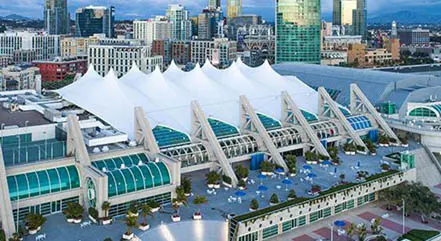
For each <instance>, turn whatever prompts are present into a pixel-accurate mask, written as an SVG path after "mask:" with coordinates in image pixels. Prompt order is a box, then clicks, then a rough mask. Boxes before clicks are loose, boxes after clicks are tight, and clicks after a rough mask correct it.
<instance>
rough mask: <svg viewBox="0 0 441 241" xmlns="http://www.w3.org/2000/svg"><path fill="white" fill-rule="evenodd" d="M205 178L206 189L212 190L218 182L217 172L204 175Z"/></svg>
mask: <svg viewBox="0 0 441 241" xmlns="http://www.w3.org/2000/svg"><path fill="white" fill-rule="evenodd" d="M206 177H207V186H208V188H214V185H216V184H217V183H218V181H219V180H220V176H219V174H217V172H215V171H211V172H209V173H208V174H207V175H206Z"/></svg>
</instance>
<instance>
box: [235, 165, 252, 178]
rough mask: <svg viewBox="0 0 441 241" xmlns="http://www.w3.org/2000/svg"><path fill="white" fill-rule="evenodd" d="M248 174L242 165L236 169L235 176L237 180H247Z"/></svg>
mask: <svg viewBox="0 0 441 241" xmlns="http://www.w3.org/2000/svg"><path fill="white" fill-rule="evenodd" d="M249 172H250V171H249V170H248V169H247V168H246V167H244V166H242V165H239V166H237V167H236V176H237V177H238V178H247V177H248V175H249Z"/></svg>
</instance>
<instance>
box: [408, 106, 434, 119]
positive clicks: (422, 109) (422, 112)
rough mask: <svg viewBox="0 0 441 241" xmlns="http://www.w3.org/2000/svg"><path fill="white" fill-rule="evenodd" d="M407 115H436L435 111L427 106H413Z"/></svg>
mask: <svg viewBox="0 0 441 241" xmlns="http://www.w3.org/2000/svg"><path fill="white" fill-rule="evenodd" d="M409 116H414V117H437V116H436V113H435V112H434V111H432V110H430V109H428V108H425V107H420V108H415V109H413V110H412V111H411V112H410V113H409Z"/></svg>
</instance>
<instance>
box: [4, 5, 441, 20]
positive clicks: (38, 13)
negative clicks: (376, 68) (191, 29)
mask: <svg viewBox="0 0 441 241" xmlns="http://www.w3.org/2000/svg"><path fill="white" fill-rule="evenodd" d="M3 1H5V0H1V1H0V2H3ZM146 3H152V4H151V6H149V7H148V11H146V9H144V8H140V5H141V6H142V5H143V4H146ZM173 3H180V4H183V5H185V6H186V8H188V9H189V11H190V14H191V15H192V16H193V15H196V14H197V13H199V12H200V9H201V4H205V5H208V1H207V0H136V1H135V4H134V3H133V2H132V1H130V2H126V1H112V0H93V1H84V0H69V1H68V7H69V12H70V13H71V17H72V18H73V16H74V15H73V13H74V12H75V10H76V9H77V8H79V7H84V6H87V5H104V6H107V5H113V6H115V8H116V18H117V19H145V18H150V17H153V16H155V15H164V13H165V9H166V8H167V5H168V4H173ZM388 5H389V6H390V5H393V6H394V8H393V9H392V8H388V7H387V6H388ZM274 7H275V4H274V2H273V1H266V0H243V13H244V14H249V13H255V14H260V15H262V16H263V17H264V18H265V19H267V20H268V21H271V22H272V21H274ZM433 7H441V2H439V1H436V0H427V1H425V2H424V5H422V4H421V2H418V1H410V0H391V1H388V2H385V1H381V0H370V1H368V11H369V15H370V16H375V15H376V14H378V13H380V11H379V10H381V13H386V12H397V11H406V10H411V9H416V8H418V9H420V10H427V11H429V9H431V8H433ZM43 8H44V1H43V0H17V1H16V2H15V4H14V5H12V6H11V5H10V4H3V6H1V7H0V16H5V15H9V14H22V15H23V13H26V16H27V17H31V18H35V19H43V14H42V12H43ZM222 9H223V10H224V11H225V12H226V0H224V1H222ZM322 14H323V16H322V18H323V17H329V16H331V15H332V0H322Z"/></svg>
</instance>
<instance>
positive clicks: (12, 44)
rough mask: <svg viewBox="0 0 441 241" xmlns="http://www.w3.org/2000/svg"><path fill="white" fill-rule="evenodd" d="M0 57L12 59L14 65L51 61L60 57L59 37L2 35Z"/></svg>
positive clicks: (39, 34) (21, 33)
mask: <svg viewBox="0 0 441 241" xmlns="http://www.w3.org/2000/svg"><path fill="white" fill-rule="evenodd" d="M0 55H1V56H10V57H13V59H14V62H15V63H16V64H19V63H22V62H32V61H34V60H47V59H52V58H55V57H56V56H59V55H60V36H59V35H48V34H42V33H33V32H6V33H2V34H0Z"/></svg>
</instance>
